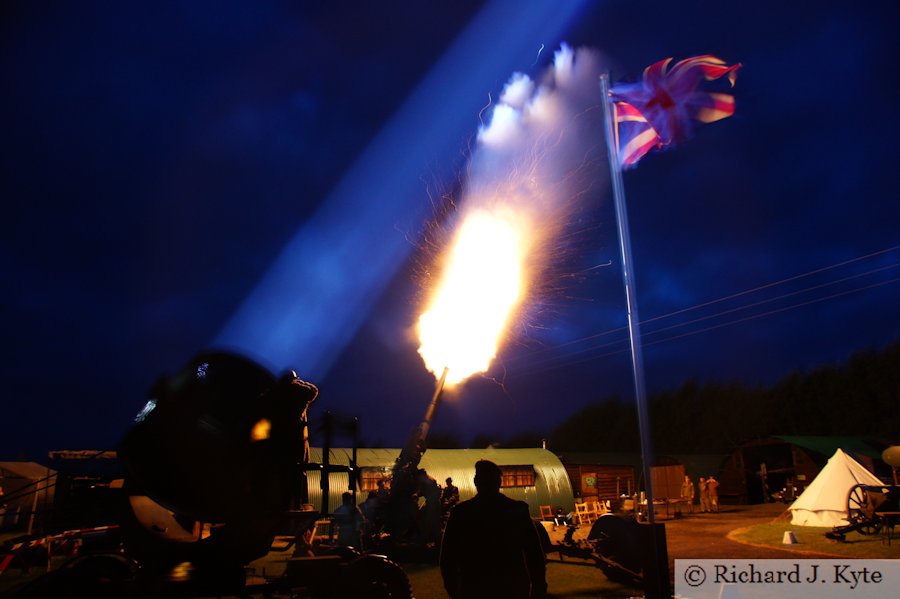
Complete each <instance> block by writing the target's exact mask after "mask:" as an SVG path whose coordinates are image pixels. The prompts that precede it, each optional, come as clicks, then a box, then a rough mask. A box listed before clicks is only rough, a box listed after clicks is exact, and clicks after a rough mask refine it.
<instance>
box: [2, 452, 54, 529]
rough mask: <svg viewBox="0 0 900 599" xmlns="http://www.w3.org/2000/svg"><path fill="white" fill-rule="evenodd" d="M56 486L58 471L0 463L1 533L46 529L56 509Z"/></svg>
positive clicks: (13, 463) (34, 466) (20, 464)
mask: <svg viewBox="0 0 900 599" xmlns="http://www.w3.org/2000/svg"><path fill="white" fill-rule="evenodd" d="M55 486H56V471H55V470H51V469H50V468H48V467H46V466H43V465H41V464H38V463H36V462H0V487H2V488H3V496H2V497H0V530H16V531H25V532H29V533H30V532H32V531H33V530H43V529H44V527H45V526H46V524H47V521H48V518H47V515H48V513H49V512H50V509H51V508H52V506H53V495H54V487H55ZM4 506H5V507H4Z"/></svg>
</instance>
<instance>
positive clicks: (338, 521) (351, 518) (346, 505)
mask: <svg viewBox="0 0 900 599" xmlns="http://www.w3.org/2000/svg"><path fill="white" fill-rule="evenodd" d="M365 523H366V518H365V516H363V513H362V510H360V509H359V506H357V505H356V504H355V503H353V493H350V492H349V491H347V492H345V493H344V494H343V495H341V505H340V507H338V508H337V509H336V510H334V524H335V525H336V526H337V536H336V539H335V542H336V543H337V544H338V545H344V546H347V547H356V548H357V549H359V550H362V534H363V529H364V528H365Z"/></svg>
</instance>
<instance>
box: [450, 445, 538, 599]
mask: <svg viewBox="0 0 900 599" xmlns="http://www.w3.org/2000/svg"><path fill="white" fill-rule="evenodd" d="M501 477H502V475H501V472H500V468H499V467H498V466H497V464H495V463H493V462H489V461H487V460H479V461H478V462H477V463H476V464H475V488H476V489H477V491H478V493H477V494H476V495H475V497H473V498H472V499H469V500H467V501H463V502H461V503H459V504H457V505H456V507H454V508H453V510H452V511H451V512H450V518H449V519H448V520H447V527H446V528H445V529H444V540H443V544H442V545H441V559H440V564H441V576H443V578H444V588H446V589H447V593H448V594H449V595H450V597H451V598H452V599H473V598H482V597H483V598H488V597H490V598H492V599H494V598H497V597H503V598H505V599H520V598H521V599H527V598H543V597H545V596H546V594H547V581H546V577H545V574H546V564H545V560H544V551H543V549H542V548H541V542H540V539H539V538H538V535H537V530H535V528H534V523H533V522H532V520H531V515H530V514H529V511H528V504H527V503H525V502H524V501H516V500H514V499H510V498H509V497H507V496H506V495H504V494H502V493H501V492H500V480H501Z"/></svg>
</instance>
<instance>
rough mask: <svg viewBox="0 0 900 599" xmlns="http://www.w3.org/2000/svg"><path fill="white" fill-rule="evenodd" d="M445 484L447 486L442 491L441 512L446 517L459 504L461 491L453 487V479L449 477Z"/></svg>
mask: <svg viewBox="0 0 900 599" xmlns="http://www.w3.org/2000/svg"><path fill="white" fill-rule="evenodd" d="M444 482H446V483H447V486H446V487H444V490H443V491H441V511H442V512H443V513H444V515H445V516H446V515H447V513H448V512H449V511H450V509H451V508H452V507H453V506H454V505H456V504H457V503H459V489H458V488H456V487H455V486H454V485H453V479H452V478H450V477H449V476H448V477H447V480H446V481H444Z"/></svg>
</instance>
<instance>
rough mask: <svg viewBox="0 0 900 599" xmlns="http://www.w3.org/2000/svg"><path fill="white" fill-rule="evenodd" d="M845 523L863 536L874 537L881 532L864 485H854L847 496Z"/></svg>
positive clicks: (879, 522) (878, 520) (879, 523)
mask: <svg viewBox="0 0 900 599" xmlns="http://www.w3.org/2000/svg"><path fill="white" fill-rule="evenodd" d="M847 521H848V522H850V524H853V525H855V526H856V530H858V531H859V533H860V534H863V535H874V534H876V533H877V532H878V531H879V530H881V525H882V522H881V520H880V519H879V518H878V517H876V515H875V507H874V506H873V505H872V502H871V500H870V497H869V492H868V490H867V489H866V485H854V486H853V487H851V488H850V493H849V494H848V495H847Z"/></svg>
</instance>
